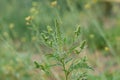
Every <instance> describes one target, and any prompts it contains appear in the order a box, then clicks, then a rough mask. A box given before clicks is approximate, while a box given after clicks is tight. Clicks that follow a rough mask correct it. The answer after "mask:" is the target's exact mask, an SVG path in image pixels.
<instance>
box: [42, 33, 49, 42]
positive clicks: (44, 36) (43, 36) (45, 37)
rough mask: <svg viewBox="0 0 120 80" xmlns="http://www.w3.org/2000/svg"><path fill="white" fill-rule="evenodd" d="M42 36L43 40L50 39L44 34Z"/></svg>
mask: <svg viewBox="0 0 120 80" xmlns="http://www.w3.org/2000/svg"><path fill="white" fill-rule="evenodd" d="M41 35H42V38H43V39H44V40H45V41H48V38H49V37H47V36H46V35H45V34H44V33H42V34H41Z"/></svg>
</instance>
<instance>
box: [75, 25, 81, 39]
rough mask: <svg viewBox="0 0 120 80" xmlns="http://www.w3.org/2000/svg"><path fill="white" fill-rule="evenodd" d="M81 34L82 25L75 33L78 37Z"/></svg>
mask: <svg viewBox="0 0 120 80" xmlns="http://www.w3.org/2000/svg"><path fill="white" fill-rule="evenodd" d="M80 32H81V30H80V25H78V27H77V29H76V31H75V35H76V36H77V37H78V36H79V35H80Z"/></svg>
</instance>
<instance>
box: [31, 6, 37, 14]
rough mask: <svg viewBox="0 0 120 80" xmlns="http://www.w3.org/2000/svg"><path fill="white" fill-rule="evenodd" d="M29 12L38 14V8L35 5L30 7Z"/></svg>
mask: <svg viewBox="0 0 120 80" xmlns="http://www.w3.org/2000/svg"><path fill="white" fill-rule="evenodd" d="M30 13H34V14H38V10H37V9H36V8H35V7H32V8H31V9H30Z"/></svg>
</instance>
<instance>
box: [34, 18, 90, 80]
mask: <svg viewBox="0 0 120 80" xmlns="http://www.w3.org/2000/svg"><path fill="white" fill-rule="evenodd" d="M54 29H55V30H54ZM54 29H52V28H51V27H50V26H47V30H46V31H43V32H42V33H41V35H40V37H41V40H43V43H44V44H45V45H47V46H49V47H50V48H51V51H50V53H48V54H45V56H46V57H48V59H49V61H51V62H50V64H47V63H44V64H43V63H38V62H37V61H35V62H34V63H35V65H36V68H39V69H41V70H43V71H45V72H46V73H50V71H49V70H48V69H49V68H51V67H54V66H59V67H61V68H62V71H63V73H64V75H65V77H64V80H86V70H87V69H92V68H91V67H90V66H89V65H88V63H87V60H86V57H82V58H81V57H80V53H81V51H82V50H83V49H84V48H85V44H86V41H85V40H84V41H82V42H81V43H79V38H80V37H79V36H80V32H81V30H80V29H81V28H80V26H78V27H77V29H76V30H75V31H74V37H73V40H72V42H71V43H70V44H71V46H68V47H67V48H66V49H65V46H66V44H67V38H66V37H65V36H63V32H62V31H61V28H60V25H59V23H58V21H57V20H56V22H55V28H54ZM52 62H54V64H53V63H52Z"/></svg>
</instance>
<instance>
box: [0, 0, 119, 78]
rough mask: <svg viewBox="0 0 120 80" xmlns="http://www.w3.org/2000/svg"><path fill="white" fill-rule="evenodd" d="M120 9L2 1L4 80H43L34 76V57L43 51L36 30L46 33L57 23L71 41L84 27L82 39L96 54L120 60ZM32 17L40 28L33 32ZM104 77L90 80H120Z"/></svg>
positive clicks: (97, 0)
mask: <svg viewBox="0 0 120 80" xmlns="http://www.w3.org/2000/svg"><path fill="white" fill-rule="evenodd" d="M119 8H120V1H119V0H56V1H55V0H0V59H1V61H0V67H1V68H0V74H1V75H0V80H21V79H22V80H34V79H35V78H37V79H39V78H38V77H39V75H38V74H36V76H38V77H35V75H34V74H33V73H34V72H33V73H30V69H31V64H32V63H31V62H32V61H31V56H30V55H34V54H33V53H39V51H41V50H40V49H39V45H41V44H39V43H40V40H39V38H37V35H39V34H37V33H35V32H34V31H32V30H35V29H37V30H39V31H43V30H45V29H46V26H48V25H50V26H53V25H54V20H55V19H58V20H59V21H60V23H61V26H62V27H61V29H62V31H63V32H64V34H67V35H68V38H69V36H73V35H72V34H71V32H72V31H73V29H74V26H76V25H78V24H80V25H81V27H82V34H83V35H82V38H83V39H86V40H87V43H88V50H90V51H92V53H94V52H95V51H101V52H102V53H103V54H104V53H107V55H110V56H111V55H114V57H115V58H116V57H119V56H118V55H119V52H120V43H119V42H120V15H119V14H120V11H119ZM29 16H30V17H31V18H32V20H31V22H33V23H35V26H37V27H35V26H34V27H35V28H32V26H31V24H29V21H27V20H26V18H27V17H29ZM28 20H29V19H28ZM31 29H32V30H31ZM69 41H71V38H69ZM69 41H68V42H67V43H68V45H69ZM43 48H44V46H43ZM21 52H22V53H21ZM28 52H31V53H28ZM112 57H113V56H112ZM29 67H30V69H29ZM31 72H32V71H31ZM101 74H102V75H98V76H93V75H92V76H90V79H91V80H94V79H95V80H104V79H108V80H112V79H113V78H111V79H109V78H110V75H112V77H114V79H113V80H119V72H113V73H112V74H109V72H104V73H101ZM8 78H9V79H8ZM41 80H42V79H41Z"/></svg>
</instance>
